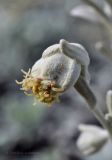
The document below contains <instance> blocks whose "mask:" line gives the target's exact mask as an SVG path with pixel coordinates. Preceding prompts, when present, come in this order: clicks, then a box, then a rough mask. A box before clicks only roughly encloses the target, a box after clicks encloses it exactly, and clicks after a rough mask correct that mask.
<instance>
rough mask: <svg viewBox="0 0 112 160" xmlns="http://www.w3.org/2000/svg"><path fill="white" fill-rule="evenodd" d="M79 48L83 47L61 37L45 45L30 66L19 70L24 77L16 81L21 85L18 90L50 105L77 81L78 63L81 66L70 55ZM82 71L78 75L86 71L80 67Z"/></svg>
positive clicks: (79, 63) (80, 49) (76, 59)
mask: <svg viewBox="0 0 112 160" xmlns="http://www.w3.org/2000/svg"><path fill="white" fill-rule="evenodd" d="M71 47H73V48H71ZM77 49H79V50H77ZM75 50H76V51H75ZM79 51H80V52H81V51H82V52H84V51H85V50H83V49H82V48H81V47H80V46H77V45H76V44H73V43H69V42H67V41H65V40H61V41H60V43H59V44H55V45H52V46H50V47H48V48H47V49H46V50H45V51H44V52H43V54H42V57H41V58H40V59H39V60H37V61H36V63H35V64H34V65H33V67H32V69H29V71H28V72H25V71H23V70H22V72H23V74H24V78H23V80H22V81H21V82H18V81H16V82H17V84H20V85H22V88H21V89H22V90H24V92H25V93H26V94H27V95H34V96H35V98H36V99H38V100H39V101H41V102H43V103H47V104H52V103H53V102H55V101H57V100H58V97H59V95H60V94H62V93H63V92H64V91H66V90H67V89H68V88H70V87H71V86H73V85H74V84H75V83H76V81H77V80H78V78H79V76H80V74H81V66H82V65H83V66H85V65H84V64H81V63H83V62H82V61H79V60H78V58H77V55H76V56H75V54H74V53H76V52H77V54H78V52H79ZM70 52H73V53H70ZM82 55H83V53H82ZM84 55H85V54H84ZM73 56H74V57H73ZM75 57H76V58H75ZM78 57H80V53H79V55H78ZM82 57H83V56H82ZM87 58H88V57H87ZM79 59H80V58H79ZM86 64H87V63H86ZM85 68H86V67H85ZM83 71H84V73H83V74H82V75H84V76H86V72H85V71H86V70H85V69H83Z"/></svg>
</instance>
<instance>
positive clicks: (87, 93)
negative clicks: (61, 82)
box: [74, 77, 112, 138]
mask: <svg viewBox="0 0 112 160" xmlns="http://www.w3.org/2000/svg"><path fill="white" fill-rule="evenodd" d="M74 87H75V89H76V90H77V91H78V92H79V93H80V94H81V96H83V97H84V99H85V100H86V102H87V103H88V107H89V109H90V110H91V112H92V113H93V114H94V116H95V117H96V118H97V120H98V121H99V122H100V123H101V124H102V126H103V127H104V128H105V129H107V130H108V132H109V134H110V137H111V138H112V127H111V126H110V125H109V124H108V122H107V121H106V120H105V118H104V115H103V113H102V112H101V111H100V110H99V109H98V108H96V102H97V100H96V97H95V95H94V93H93V92H92V90H91V89H90V87H89V85H88V84H87V83H86V81H85V80H84V78H83V77H80V78H79V79H78V81H77V83H76V84H75V86H74Z"/></svg>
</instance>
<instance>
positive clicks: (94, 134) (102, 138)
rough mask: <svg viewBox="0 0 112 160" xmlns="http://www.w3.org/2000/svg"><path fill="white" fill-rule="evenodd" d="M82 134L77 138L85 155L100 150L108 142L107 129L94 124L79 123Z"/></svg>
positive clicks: (78, 144) (79, 146)
mask: <svg viewBox="0 0 112 160" xmlns="http://www.w3.org/2000/svg"><path fill="white" fill-rule="evenodd" d="M79 130H80V131H81V135H80V136H79V138H78V140H77V146H78V148H79V149H80V150H81V151H82V153H83V154H84V155H91V154H93V153H95V152H98V151H99V150H100V149H101V148H102V147H103V146H104V145H105V143H106V142H107V140H108V138H109V135H108V132H107V131H106V130H105V129H102V128H100V127H97V126H93V125H84V124H81V125H79Z"/></svg>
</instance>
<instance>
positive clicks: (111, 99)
mask: <svg viewBox="0 0 112 160" xmlns="http://www.w3.org/2000/svg"><path fill="white" fill-rule="evenodd" d="M106 103H107V108H108V112H109V113H110V114H111V115H112V91H111V90H110V91H108V92H107V97H106Z"/></svg>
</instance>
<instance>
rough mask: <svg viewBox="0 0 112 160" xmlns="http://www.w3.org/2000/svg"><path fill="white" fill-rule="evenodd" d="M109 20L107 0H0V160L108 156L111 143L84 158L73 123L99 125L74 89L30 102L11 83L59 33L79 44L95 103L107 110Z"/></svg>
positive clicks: (111, 80)
mask: <svg viewBox="0 0 112 160" xmlns="http://www.w3.org/2000/svg"><path fill="white" fill-rule="evenodd" d="M111 23H112V1H111V0H93V1H91V0H26V1H25V0H24V1H23V0H0V160H99V159H102V160H112V152H111V151H112V144H111V143H108V144H107V145H106V146H105V147H104V148H103V149H102V150H101V151H100V152H99V153H97V154H94V155H91V156H88V157H85V156H84V155H83V154H82V153H81V152H80V151H79V149H78V148H77V146H76V140H77V138H78V136H79V135H80V132H79V131H78V125H79V124H80V123H86V124H96V125H98V126H100V124H99V123H98V121H97V120H96V119H95V118H94V116H93V115H92V114H91V112H90V111H89V110H88V109H87V104H86V102H85V101H84V99H83V98H82V97H81V96H80V95H79V94H78V93H77V92H76V91H75V90H74V89H70V90H69V91H67V92H66V93H64V94H63V95H62V96H61V97H60V103H56V104H54V105H53V106H52V107H46V106H45V105H43V104H41V103H37V105H36V106H33V98H32V97H27V96H25V95H24V94H23V92H21V91H20V90H19V86H18V85H17V84H16V83H15V79H17V80H21V79H22V73H21V71H20V70H21V69H24V70H25V71H28V69H29V68H31V67H32V65H33V64H34V62H35V61H37V59H39V58H40V57H41V54H42V52H43V51H44V50H45V49H46V48H47V47H48V46H50V45H52V44H55V43H58V42H59V40H60V39H62V38H64V39H66V40H68V41H70V42H76V43H81V44H82V45H84V47H85V48H86V49H87V51H88V52H89V55H90V59H91V63H90V66H89V71H90V75H91V82H90V83H91V87H92V90H93V91H94V93H95V95H96V96H97V99H98V104H97V107H99V108H100V109H102V111H104V112H106V102H105V96H106V92H107V91H108V90H109V89H112V24H111Z"/></svg>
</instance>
